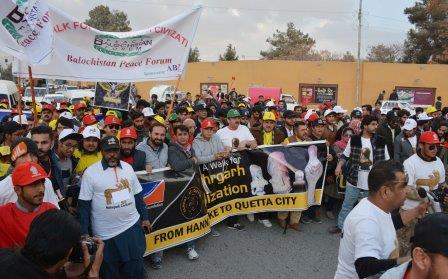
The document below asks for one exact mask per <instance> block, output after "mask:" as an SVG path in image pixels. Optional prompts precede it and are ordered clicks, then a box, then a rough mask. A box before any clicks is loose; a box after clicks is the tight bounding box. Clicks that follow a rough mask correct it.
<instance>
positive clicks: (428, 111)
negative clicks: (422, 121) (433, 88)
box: [426, 106, 437, 114]
mask: <svg viewBox="0 0 448 279" xmlns="http://www.w3.org/2000/svg"><path fill="white" fill-rule="evenodd" d="M436 111H437V109H436V108H435V107H434V106H430V107H428V108H427V109H426V114H430V113H433V112H436Z"/></svg>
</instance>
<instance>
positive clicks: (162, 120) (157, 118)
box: [154, 115, 165, 125]
mask: <svg viewBox="0 0 448 279" xmlns="http://www.w3.org/2000/svg"><path fill="white" fill-rule="evenodd" d="M154 120H155V121H157V122H159V123H160V124H163V125H165V119H163V117H162V116H160V115H156V116H154Z"/></svg>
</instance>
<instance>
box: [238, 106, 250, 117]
mask: <svg viewBox="0 0 448 279" xmlns="http://www.w3.org/2000/svg"><path fill="white" fill-rule="evenodd" d="M240 114H241V116H247V117H249V116H250V110H249V109H247V108H243V109H241V110H240Z"/></svg>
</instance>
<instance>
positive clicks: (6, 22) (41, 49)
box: [0, 0, 53, 65]
mask: <svg viewBox="0 0 448 279" xmlns="http://www.w3.org/2000/svg"><path fill="white" fill-rule="evenodd" d="M0 7H1V9H0V19H1V25H2V26H1V27H0V50H2V51H4V52H6V53H7V54H9V55H12V56H14V57H17V58H18V59H20V60H22V61H23V62H25V63H24V64H32V65H42V64H48V63H49V62H50V59H51V52H52V48H53V46H52V45H53V26H52V24H51V20H50V12H49V10H48V6H47V4H46V3H45V1H44V0H0Z"/></svg>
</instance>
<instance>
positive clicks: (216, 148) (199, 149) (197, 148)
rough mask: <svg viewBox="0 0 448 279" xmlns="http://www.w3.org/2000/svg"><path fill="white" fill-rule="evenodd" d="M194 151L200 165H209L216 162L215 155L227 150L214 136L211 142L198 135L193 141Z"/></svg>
mask: <svg viewBox="0 0 448 279" xmlns="http://www.w3.org/2000/svg"><path fill="white" fill-rule="evenodd" d="M193 150H194V153H195V155H196V158H197V159H198V164H204V163H209V162H211V161H214V160H215V154H216V153H218V152H222V151H224V150H225V148H224V144H223V143H222V141H221V139H220V138H219V137H218V136H217V135H216V134H213V135H212V137H211V138H210V140H205V139H204V138H203V137H202V135H201V134H198V135H197V136H196V138H195V139H194V141H193Z"/></svg>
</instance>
